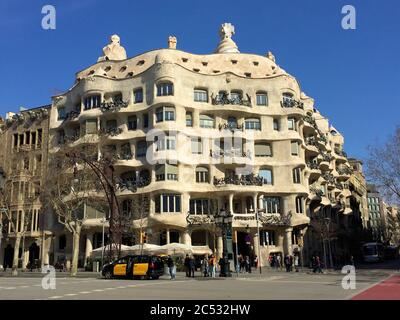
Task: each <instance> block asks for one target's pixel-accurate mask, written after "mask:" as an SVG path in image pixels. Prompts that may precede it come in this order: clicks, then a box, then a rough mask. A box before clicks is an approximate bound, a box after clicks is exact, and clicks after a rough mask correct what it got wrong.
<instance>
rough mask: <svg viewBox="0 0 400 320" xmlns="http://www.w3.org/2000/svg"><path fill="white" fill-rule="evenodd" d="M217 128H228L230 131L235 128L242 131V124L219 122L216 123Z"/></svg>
mask: <svg viewBox="0 0 400 320" xmlns="http://www.w3.org/2000/svg"><path fill="white" fill-rule="evenodd" d="M218 129H219V130H220V131H221V130H230V131H235V130H241V131H243V129H244V126H243V124H241V125H238V124H231V123H220V124H219V125H218Z"/></svg>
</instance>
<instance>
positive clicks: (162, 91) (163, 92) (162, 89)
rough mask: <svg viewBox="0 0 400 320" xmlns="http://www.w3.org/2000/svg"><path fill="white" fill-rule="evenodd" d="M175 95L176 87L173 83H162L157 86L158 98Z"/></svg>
mask: <svg viewBox="0 0 400 320" xmlns="http://www.w3.org/2000/svg"><path fill="white" fill-rule="evenodd" d="M172 95H174V85H173V83H172V82H160V83H159V84H157V96H172Z"/></svg>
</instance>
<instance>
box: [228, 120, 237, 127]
mask: <svg viewBox="0 0 400 320" xmlns="http://www.w3.org/2000/svg"><path fill="white" fill-rule="evenodd" d="M228 127H229V128H230V129H236V128H237V119H236V118H235V117H229V118H228Z"/></svg>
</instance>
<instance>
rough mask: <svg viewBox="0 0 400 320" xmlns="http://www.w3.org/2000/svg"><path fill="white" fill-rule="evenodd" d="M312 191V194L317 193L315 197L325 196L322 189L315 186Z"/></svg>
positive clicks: (311, 188) (312, 186) (311, 187)
mask: <svg viewBox="0 0 400 320" xmlns="http://www.w3.org/2000/svg"><path fill="white" fill-rule="evenodd" d="M310 191H311V192H312V193H315V195H317V196H318V197H322V196H323V195H324V192H323V191H322V190H321V188H320V187H317V186H315V185H311V186H310Z"/></svg>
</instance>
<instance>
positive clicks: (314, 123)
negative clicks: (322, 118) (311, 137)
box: [303, 114, 317, 128]
mask: <svg viewBox="0 0 400 320" xmlns="http://www.w3.org/2000/svg"><path fill="white" fill-rule="evenodd" d="M303 120H304V121H305V122H308V123H309V124H311V125H312V126H313V127H314V128H315V127H317V123H316V122H315V119H314V118H313V116H311V115H309V114H306V115H305V116H303Z"/></svg>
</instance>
